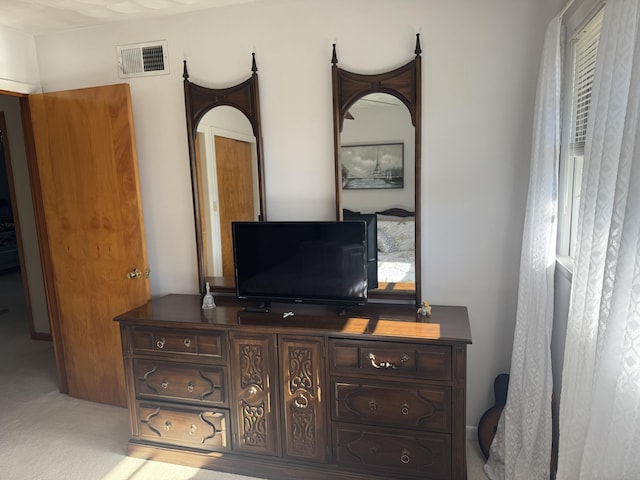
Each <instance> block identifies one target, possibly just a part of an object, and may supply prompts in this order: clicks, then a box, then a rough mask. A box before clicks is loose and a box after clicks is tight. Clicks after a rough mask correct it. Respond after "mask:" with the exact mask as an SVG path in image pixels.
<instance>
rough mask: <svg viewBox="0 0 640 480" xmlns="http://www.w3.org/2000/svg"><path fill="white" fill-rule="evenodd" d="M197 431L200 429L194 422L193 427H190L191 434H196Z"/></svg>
mask: <svg viewBox="0 0 640 480" xmlns="http://www.w3.org/2000/svg"><path fill="white" fill-rule="evenodd" d="M197 431H198V426H197V425H195V424H193V423H192V424H191V427H189V435H191V436H193V435H195V434H196V432H197Z"/></svg>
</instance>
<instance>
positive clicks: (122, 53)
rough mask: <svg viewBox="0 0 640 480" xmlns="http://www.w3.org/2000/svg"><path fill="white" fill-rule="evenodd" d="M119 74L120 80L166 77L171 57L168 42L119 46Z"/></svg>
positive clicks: (117, 48)
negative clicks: (153, 76) (156, 76)
mask: <svg viewBox="0 0 640 480" xmlns="http://www.w3.org/2000/svg"><path fill="white" fill-rule="evenodd" d="M116 51H117V55H118V72H119V74H120V78H130V77H144V76H148V75H166V74H168V73H169V55H168V50H167V42H166V40H160V41H157V42H146V43H136V44H132V45H119V46H117V47H116Z"/></svg>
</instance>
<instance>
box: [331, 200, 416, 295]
mask: <svg viewBox="0 0 640 480" xmlns="http://www.w3.org/2000/svg"><path fill="white" fill-rule="evenodd" d="M343 218H344V220H346V221H348V220H360V221H365V222H367V226H368V228H367V235H368V238H367V249H368V252H367V257H368V260H369V271H370V272H371V270H372V268H376V267H374V266H376V265H377V268H376V270H375V274H376V277H377V278H376V282H377V289H379V290H388V289H394V290H414V289H415V264H416V260H415V252H416V249H415V214H414V212H413V211H410V210H407V209H404V208H390V209H387V210H383V211H379V212H373V213H366V212H355V211H353V210H348V209H343ZM372 237H373V238H372ZM372 250H373V251H372ZM369 285H370V286H371V285H375V283H373V282H372V278H371V276H370V277H369ZM370 288H371V287H370Z"/></svg>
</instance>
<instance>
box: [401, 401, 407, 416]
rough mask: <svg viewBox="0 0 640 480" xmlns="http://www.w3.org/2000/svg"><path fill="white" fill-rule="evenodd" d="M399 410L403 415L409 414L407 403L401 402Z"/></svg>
mask: <svg viewBox="0 0 640 480" xmlns="http://www.w3.org/2000/svg"><path fill="white" fill-rule="evenodd" d="M400 411H401V412H402V414H403V415H409V404H408V403H404V404H402V408H401V409H400Z"/></svg>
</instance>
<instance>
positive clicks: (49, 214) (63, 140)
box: [28, 84, 150, 406]
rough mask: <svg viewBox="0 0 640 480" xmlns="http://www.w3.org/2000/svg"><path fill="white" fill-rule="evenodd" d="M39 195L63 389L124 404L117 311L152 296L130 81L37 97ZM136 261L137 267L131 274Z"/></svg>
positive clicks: (33, 107) (33, 102)
mask: <svg viewBox="0 0 640 480" xmlns="http://www.w3.org/2000/svg"><path fill="white" fill-rule="evenodd" d="M28 103H29V114H30V117H31V122H32V127H33V143H34V148H35V157H36V162H35V171H34V172H33V173H34V179H33V183H34V196H35V197H36V209H37V211H38V213H37V216H38V224H39V236H40V242H41V245H42V248H43V257H44V259H43V270H44V271H45V283H46V289H47V297H48V298H47V300H48V303H49V306H50V314H51V327H52V335H53V340H54V348H55V353H56V361H57V363H58V373H59V376H60V383H61V390H62V391H63V392H67V393H69V395H71V396H73V397H77V398H82V399H85V400H91V401H96V402H101V403H108V404H113V405H120V406H126V393H125V382H124V369H123V365H122V352H121V343H120V334H119V329H118V325H117V323H116V322H114V321H113V317H114V316H115V315H117V314H119V313H122V312H125V311H127V310H129V309H131V308H134V307H136V306H138V305H141V304H143V303H145V302H147V301H148V300H149V298H150V288H149V280H148V278H147V277H146V276H145V270H146V269H147V266H148V265H147V254H146V247H145V236H144V223H143V219H142V209H141V200H140V188H139V181H138V164H137V155H136V145H135V136H134V129H133V115H132V109H131V97H130V91H129V85H127V84H120V85H110V86H105V87H96V88H86V89H80V90H70V91H63V92H54V93H46V94H39V95H31V96H30V97H29V102H28ZM134 269H137V271H138V272H140V274H139V275H133V276H132V278H130V277H131V276H130V275H128V273H129V272H131V271H133V270H134Z"/></svg>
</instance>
